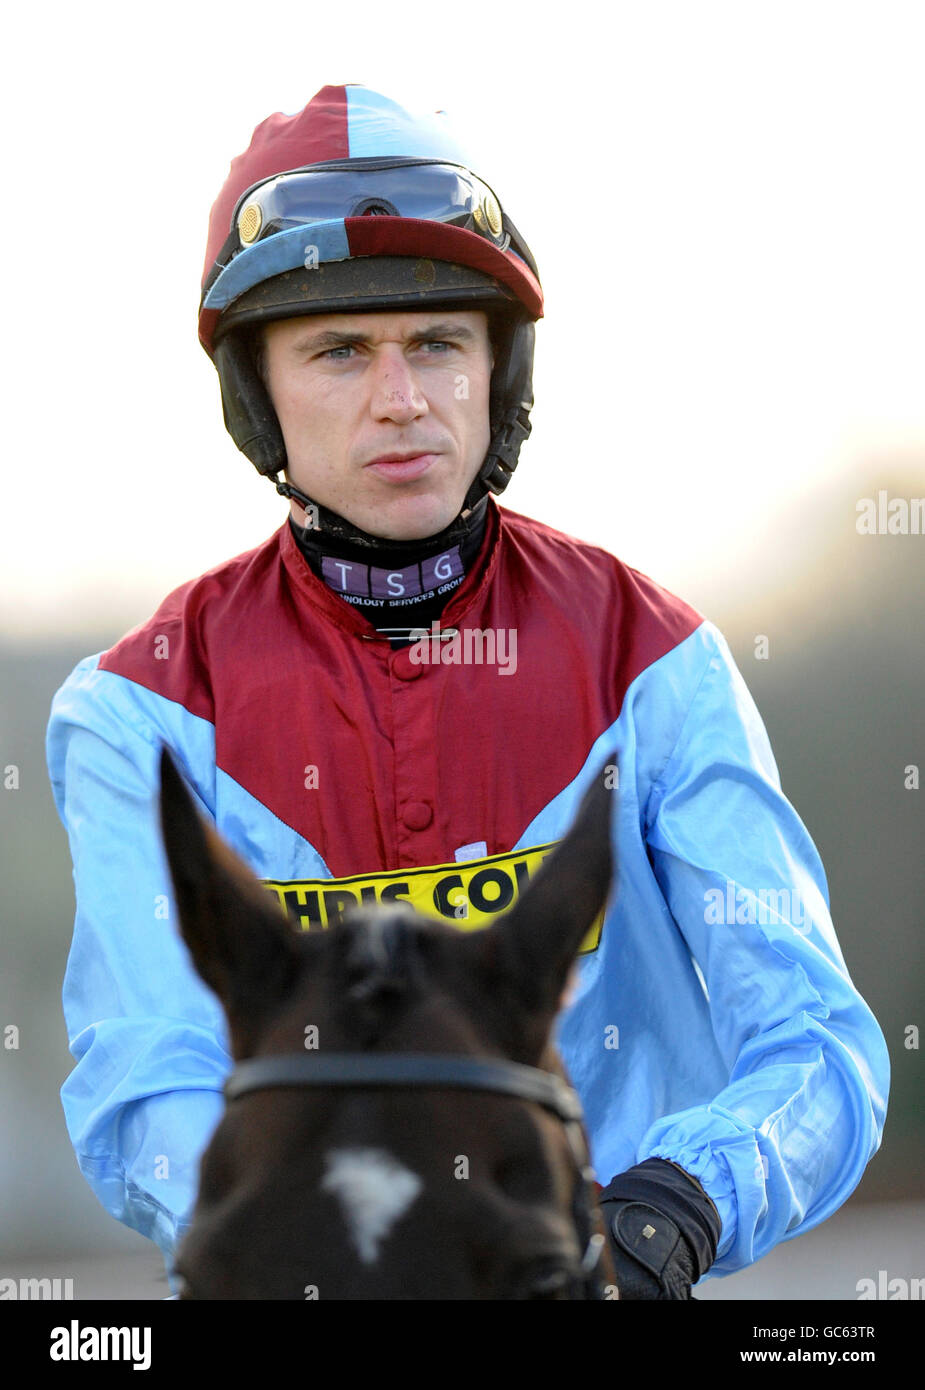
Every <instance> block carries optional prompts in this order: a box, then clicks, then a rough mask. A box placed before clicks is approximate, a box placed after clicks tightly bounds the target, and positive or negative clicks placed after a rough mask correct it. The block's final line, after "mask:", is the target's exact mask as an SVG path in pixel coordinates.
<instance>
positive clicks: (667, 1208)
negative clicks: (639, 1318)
mask: <svg viewBox="0 0 925 1390" xmlns="http://www.w3.org/2000/svg"><path fill="white" fill-rule="evenodd" d="M598 1201H599V1203H600V1208H601V1214H602V1216H603V1218H604V1225H605V1227H606V1229H607V1234H608V1236H609V1238H610V1253H611V1257H612V1259H613V1264H614V1270H615V1272H616V1277H617V1288H618V1289H619V1291H620V1298H621V1299H628V1300H634V1299H635V1300H640V1299H659V1300H668V1299H689V1298H690V1297H691V1285H692V1284H695V1283H696V1282H697V1280H698V1279H699V1278H700V1277H701V1276H702V1275H703V1274H705V1273H706V1272H707V1270H708V1269H709V1268H710V1266H711V1265H712V1263H713V1261H714V1260H715V1259H716V1248H717V1245H718V1243H719V1237H720V1232H721V1229H722V1223H721V1222H720V1219H719V1213H718V1211H717V1210H716V1207H715V1206H714V1205H713V1203H712V1201H711V1200H710V1198H709V1197H708V1196H707V1194H706V1193H705V1192H704V1190H703V1188H702V1187H701V1186H700V1183H699V1182H697V1180H696V1178H692V1177H691V1176H690V1174H689V1173H686V1172H685V1171H684V1169H683V1168H679V1167H678V1165H677V1164H676V1163H669V1162H668V1161H667V1160H666V1159H663V1158H647V1159H646V1161H645V1162H644V1163H637V1164H636V1166H635V1168H630V1169H629V1170H628V1171H627V1172H626V1173H621V1174H620V1175H619V1176H618V1177H615V1178H614V1179H613V1181H612V1182H611V1183H609V1184H608V1186H607V1187H605V1188H604V1189H603V1191H602V1192H601V1194H600V1196H599V1198H598Z"/></svg>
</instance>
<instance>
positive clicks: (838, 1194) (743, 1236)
mask: <svg viewBox="0 0 925 1390" xmlns="http://www.w3.org/2000/svg"><path fill="white" fill-rule="evenodd" d="M702 631H703V640H704V643H705V655H706V662H705V669H704V674H703V677H702V679H701V681H700V684H699V687H698V688H697V691H696V694H695V696H694V698H693V700H692V702H691V704H690V708H689V710H688V712H687V716H686V719H685V721H684V724H683V727H682V728H681V732H680V734H679V737H678V739H677V742H676V744H675V747H674V749H673V751H672V753H671V755H670V757H669V759H668V761H667V764H666V765H665V767H664V769H663V771H662V772H661V775H660V776H659V777H658V780H657V781H656V783H655V785H654V787H653V791H652V795H651V798H650V801H649V806H648V809H647V824H648V830H647V839H648V844H649V849H650V853H651V856H652V864H653V868H654V872H655V874H656V877H657V878H658V881H659V884H660V886H661V889H662V892H663V894H664V896H665V899H666V901H667V903H668V905H669V907H670V909H671V912H672V915H673V917H674V919H675V921H676V922H677V924H678V926H679V928H680V930H681V932H682V934H683V936H684V939H685V941H686V943H687V946H688V949H689V950H690V953H691V956H692V958H693V960H694V962H695V963H696V965H697V967H698V969H699V971H700V973H701V975H702V977H703V981H704V987H705V991H706V993H707V996H708V999H709V1005H710V1014H711V1018H712V1024H713V1031H714V1034H715V1037H716V1041H717V1045H718V1047H719V1049H720V1052H721V1054H722V1056H723V1058H724V1060H725V1062H726V1065H727V1066H728V1068H729V1081H728V1084H727V1085H726V1086H725V1087H724V1088H723V1089H722V1090H721V1091H720V1092H719V1094H718V1095H716V1096H715V1097H714V1098H713V1100H712V1102H711V1103H710V1104H707V1105H699V1106H695V1107H693V1108H691V1109H689V1110H685V1111H683V1112H680V1113H675V1114H671V1115H667V1116H666V1117H665V1118H663V1119H661V1120H659V1121H658V1122H657V1123H655V1124H653V1125H651V1126H650V1128H649V1129H648V1131H647V1132H646V1134H645V1135H644V1136H643V1138H642V1140H641V1143H640V1146H639V1149H638V1153H637V1161H642V1160H643V1159H644V1158H649V1157H658V1158H667V1159H671V1160H673V1161H674V1162H675V1163H678V1164H680V1165H681V1167H682V1168H685V1169H686V1170H687V1171H688V1172H690V1173H691V1174H693V1176H694V1177H696V1178H697V1179H698V1180H699V1181H700V1182H701V1184H702V1185H703V1187H704V1189H705V1190H706V1191H707V1192H708V1193H709V1195H710V1196H711V1197H712V1198H713V1200H714V1202H715V1203H716V1206H717V1208H718V1210H719V1214H720V1217H721V1219H722V1235H721V1238H720V1245H719V1250H718V1258H717V1262H716V1264H715V1265H714V1267H713V1271H712V1273H714V1274H723V1273H731V1272H732V1271H733V1270H737V1269H741V1268H742V1267H744V1266H745V1265H748V1264H750V1263H752V1262H753V1261H754V1260H757V1259H760V1257H761V1256H762V1255H765V1254H767V1252H768V1251H769V1250H771V1249H772V1248H773V1247H774V1246H775V1245H776V1244H777V1243H778V1242H779V1241H782V1240H786V1239H791V1238H792V1237H794V1236H796V1235H799V1234H801V1233H802V1232H804V1231H807V1230H809V1229H811V1228H812V1227H813V1226H815V1225H817V1224H818V1223H819V1222H820V1221H823V1220H824V1219H825V1218H826V1217H828V1216H830V1215H831V1214H832V1212H834V1211H835V1210H836V1209H837V1208H838V1207H839V1206H840V1205H841V1203H842V1202H844V1201H845V1200H846V1198H847V1197H848V1196H849V1195H850V1194H851V1192H852V1191H853V1190H854V1188H855V1187H856V1186H857V1183H858V1182H859V1181H860V1178H861V1175H862V1174H863V1172H864V1168H865V1166H866V1164H867V1163H868V1161H869V1159H870V1157H871V1156H872V1154H873V1153H875V1152H876V1150H877V1148H878V1147H879V1144H880V1139H881V1136H882V1132H883V1122H884V1117H885V1114H886V1101H887V1092H888V1088H889V1077H890V1067H889V1056H888V1053H887V1049H886V1043H885V1041H884V1038H883V1034H882V1032H881V1030H880V1028H879V1026H878V1024H877V1022H876V1020H875V1018H874V1017H873V1014H872V1013H871V1011H870V1009H869V1008H868V1007H867V1005H866V1004H865V1002H864V1000H863V999H862V998H861V996H860V995H859V994H858V992H857V990H856V989H855V988H854V986H853V984H852V982H851V979H850V977H849V975H848V971H847V968H846V966H845V963H844V960H843V958H842V954H841V950H840V948H839V945H838V941H837V939H836V936H835V931H834V928H833V925H832V920H831V917H830V914H829V900H828V889H827V885H826V881H825V874H824V871H823V868H822V864H821V862H820V859H819V855H818V853H817V851H816V849H815V846H814V845H813V843H812V841H811V839H810V837H809V835H808V834H807V831H806V829H805V827H804V826H803V824H802V822H801V820H800V819H799V817H798V815H797V814H796V812H795V811H794V809H793V807H792V806H791V805H790V803H789V802H788V801H787V800H786V798H785V797H784V795H783V794H782V792H781V789H780V779H779V775H778V771H777V767H776V764H775V761H774V757H773V754H772V752H771V747H770V744H769V742H768V737H767V734H766V732H765V729H764V725H763V723H762V721H761V718H760V716H759V714H758V711H757V709H756V707H755V704H754V702H753V700H752V698H751V696H750V694H749V692H748V690H747V688H746V686H745V683H744V681H743V680H742V677H741V675H740V674H739V672H738V670H737V669H736V667H735V663H734V661H733V659H732V656H731V654H730V652H729V649H728V647H727V645H726V643H725V641H724V639H723V638H722V636H721V634H720V633H719V632H717V631H716V629H715V628H713V627H712V625H711V624H704V626H703V630H702Z"/></svg>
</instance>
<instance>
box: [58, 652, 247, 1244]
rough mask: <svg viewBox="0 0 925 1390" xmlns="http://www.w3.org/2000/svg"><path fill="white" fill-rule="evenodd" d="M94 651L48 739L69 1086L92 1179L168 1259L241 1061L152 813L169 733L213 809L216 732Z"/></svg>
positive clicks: (76, 1132)
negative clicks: (63, 901) (65, 944)
mask: <svg viewBox="0 0 925 1390" xmlns="http://www.w3.org/2000/svg"><path fill="white" fill-rule="evenodd" d="M97 663H98V658H97V657H91V658H88V659H87V660H86V661H84V662H81V663H80V665H79V666H78V667H77V668H76V670H75V671H74V672H73V673H72V675H71V676H70V677H69V679H68V681H67V682H65V684H64V685H63V686H62V688H61V690H59V692H58V694H57V695H56V697H55V700H54V703H53V705H52V714H51V720H50V723H49V727H48V738H47V754H48V766H49V772H50V776H51V782H52V789H53V791H54V795H55V801H56V804H57V807H58V812H59V814H60V816H61V819H62V821H63V822H64V826H65V828H66V830H67V833H68V837H69V840H70V847H71V855H72V859H73V864H74V885H75V894H76V903H77V913H76V920H75V924H74V935H73V940H72V944H71V950H70V954H69V957H68V963H67V971H66V975H65V980H64V991H63V1002H64V1013H65V1019H66V1022H67V1031H68V1044H69V1046H70V1050H71V1052H72V1054H73V1056H74V1057H75V1058H76V1059H77V1065H76V1066H75V1068H74V1070H73V1071H72V1072H71V1074H70V1076H69V1077H68V1078H67V1080H66V1081H65V1083H64V1085H63V1087H62V1090H61V1099H62V1103H63V1106H64V1113H65V1118H66V1122H67V1128H68V1132H69V1134H70V1138H71V1142H72V1144H73V1146H74V1150H75V1153H76V1156H77V1160H78V1163H79V1165H80V1168H81V1171H82V1172H83V1174H84V1176H85V1177H86V1178H87V1180H88V1182H89V1183H90V1186H91V1187H92V1188H93V1191H94V1192H95V1193H96V1195H97V1197H98V1198H99V1200H100V1202H101V1203H102V1205H103V1206H104V1207H105V1209H106V1210H107V1211H108V1212H110V1213H111V1215H113V1216H114V1217H116V1218H117V1220H119V1221H122V1222H124V1223H125V1224H126V1225H128V1226H130V1227H132V1228H133V1229H134V1230H136V1231H139V1232H140V1233H141V1234H142V1235H145V1236H148V1237H149V1238H150V1239H151V1240H153V1241H155V1242H156V1243H157V1244H158V1246H159V1247H160V1249H161V1250H162V1252H163V1254H164V1258H165V1262H166V1264H167V1267H168V1269H169V1268H170V1265H171V1261H172V1256H173V1254H174V1251H175V1248H176V1246H177V1244H178V1242H179V1240H180V1238H181V1237H182V1235H183V1233H184V1231H185V1229H186V1226H187V1225H188V1223H189V1219H190V1216H191V1213H192V1206H193V1202H194V1199H195V1194H196V1190H197V1186H198V1176H199V1174H198V1168H199V1159H200V1156H201V1153H202V1151H203V1149H204V1148H205V1146H206V1144H207V1143H208V1140H209V1138H210V1136H211V1134H212V1131H213V1130H214V1128H215V1126H216V1124H217V1123H218V1120H219V1118H220V1116H221V1113H222V1109H223V1101H222V1096H221V1088H222V1085H223V1083H224V1080H225V1077H226V1075H227V1074H228V1071H229V1070H230V1066H231V1061H230V1057H229V1053H228V1044H227V1031H226V1025H225V1022H224V1016H223V1014H222V1011H221V1007H220V1005H219V1003H218V1000H217V999H216V998H215V997H214V996H213V995H212V994H211V992H210V991H209V990H208V989H207V988H206V986H205V985H204V984H203V983H202V982H201V980H200V979H199V977H198V976H197V975H196V973H195V970H194V969H193V966H192V963H191V961H190V958H189V955H188V953H187V949H186V946H185V945H184V943H183V941H182V939H181V937H180V934H179V931H178V924H177V920H176V912H175V908H174V902H173V896H172V887H171V884H170V878H169V871H168V869H167V865H166V861H165V858H164V853H163V848H162V844H161V837H160V828H159V824H158V820H157V815H158V797H157V788H158V786H159V757H160V744H161V741H162V740H164V741H167V742H168V743H170V745H171V747H172V749H173V750H174V752H175V754H176V756H177V759H178V762H179V765H180V767H181V768H182V769H183V771H184V774H185V776H186V778H187V780H188V782H189V783H190V784H191V786H192V788H193V790H194V791H196V793H197V795H196V799H197V802H198V804H199V806H200V809H201V810H203V811H204V812H206V813H207V814H208V812H209V807H208V804H207V801H206V800H204V798H203V797H202V796H201V795H200V794H199V790H200V789H201V788H202V786H203V783H204V777H203V776H200V777H199V779H198V782H199V787H198V788H197V785H196V784H197V779H196V777H194V776H193V774H192V772H191V770H190V763H191V761H193V760H196V759H202V758H203V757H205V756H206V755H207V753H208V745H209V740H210V737H211V733H210V726H209V725H208V723H207V722H206V721H202V720H192V719H191V717H190V716H189V715H187V714H186V712H185V711H183V710H182V709H181V708H180V707H179V706H176V705H174V704H172V702H170V701H163V700H162V701H160V703H159V704H158V703H152V699H153V697H151V694H150V692H143V693H144V697H145V698H144V700H137V701H136V700H135V699H134V698H133V692H134V691H136V690H137V689H138V688H137V687H134V686H133V684H132V682H130V681H126V680H124V679H123V678H122V677H119V676H114V675H111V674H109V673H107V672H101V671H99V670H98V669H97ZM152 709H153V710H154V711H155V717H154V719H152V715H151V710H152ZM212 746H213V748H214V742H213V744H212ZM205 765H206V766H207V765H208V764H207V763H206V764H205ZM213 765H214V754H213ZM212 777H213V780H214V772H213V773H212ZM206 785H207V776H206Z"/></svg>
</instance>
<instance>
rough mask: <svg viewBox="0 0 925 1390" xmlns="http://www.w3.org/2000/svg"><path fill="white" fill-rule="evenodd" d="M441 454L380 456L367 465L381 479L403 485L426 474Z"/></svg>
mask: <svg viewBox="0 0 925 1390" xmlns="http://www.w3.org/2000/svg"><path fill="white" fill-rule="evenodd" d="M439 457H440V455H439V454H380V456H379V457H378V458H375V459H372V460H371V461H370V462H369V463H367V464H366V465H365V467H366V468H371V469H372V470H373V472H374V473H375V474H376V475H377V476H378V477H380V478H386V479H388V480H389V481H391V482H395V483H403V482H406V481H407V480H408V479H409V478H417V477H419V476H420V475H421V474H422V473H426V472H427V470H428V468H429V467H430V466H431V464H432V463H433V462H434V460H435V459H438V458H439Z"/></svg>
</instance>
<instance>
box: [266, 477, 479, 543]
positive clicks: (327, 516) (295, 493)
mask: <svg viewBox="0 0 925 1390" xmlns="http://www.w3.org/2000/svg"><path fill="white" fill-rule="evenodd" d="M480 476H481V475H480ZM270 481H271V482H272V483H274V485H275V487H276V491H277V492H278V493H279V494H280V496H281V497H286V498H289V499H290V500H293V501H296V502H298V504H299V506H300V507H302V508H303V509H304V511H305V515H306V520H305V525H306V528H307V529H308V530H313V531H319V532H321V534H322V535H328V536H330V537H332V538H333V539H336V540H345V541H353V542H354V543H355V544H357V545H367V546H370V547H371V548H375V549H376V550H377V551H380V552H381V551H386V552H387V551H389V550H395V551H396V552H397V551H407V549H408V546H409V544H410V545H413V544H414V542H413V541H410V542H409V541H406V540H404V541H401V540H388V539H386V538H385V537H383V536H374V535H371V534H370V532H368V531H361V530H360V528H359V527H358V526H354V524H353V522H352V521H348V520H347V518H346V517H343V516H340V515H339V514H338V513H337V512H332V511H329V510H328V508H327V507H322V506H320V505H319V503H317V502H314V501H312V499H311V498H310V497H308V496H307V495H306V494H305V493H304V492H302V491H301V490H300V489H299V488H297V487H295V486H294V485H293V484H292V483H289V482H280V481H279V477H278V475H273V476H272V477H271V479H270ZM487 504H488V492H487V491H486V490H485V488H484V487H482V486H481V483H480V478H476V480H475V482H474V483H473V484H472V487H470V489H469V492H468V493H467V494H466V498H465V501H464V502H463V507H462V510H461V511H460V513H459V515H458V516H457V517H456V519H455V520H454V521H451V522H450V524H449V526H447V527H445V528H444V530H442V531H438V532H435V533H434V535H432V536H422V537H421V544H422V545H424V544H426V545H428V546H431V545H436V546H438V547H440V548H443V547H444V546H448V545H455V544H457V543H458V542H459V541H462V540H464V539H465V537H466V536H467V535H468V534H469V532H470V531H471V530H472V529H473V528H474V527H475V526H476V525H478V524H479V522H480V521H481V517H482V514H483V512H484V510H485V507H486V506H487Z"/></svg>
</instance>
